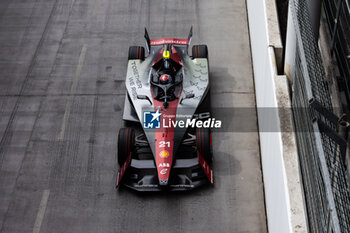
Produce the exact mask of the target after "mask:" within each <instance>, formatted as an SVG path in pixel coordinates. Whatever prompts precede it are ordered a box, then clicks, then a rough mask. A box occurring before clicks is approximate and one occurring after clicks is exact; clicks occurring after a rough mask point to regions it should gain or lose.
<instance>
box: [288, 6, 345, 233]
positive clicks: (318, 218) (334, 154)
mask: <svg viewBox="0 0 350 233" xmlns="http://www.w3.org/2000/svg"><path fill="white" fill-rule="evenodd" d="M306 4H307V1H305V0H291V1H290V7H291V13H292V17H293V23H294V28H295V33H296V56H295V58H296V60H295V69H294V72H293V74H292V80H293V95H292V104H293V115H294V124H295V129H296V139H297V146H298V153H299V159H300V166H301V171H302V178H303V185H304V191H305V201H306V209H307V213H308V223H309V229H310V232H320V233H321V232H333V233H343V232H350V190H349V183H348V181H347V176H346V173H345V172H346V167H345V160H344V159H345V153H346V141H345V140H344V139H343V138H342V137H341V136H339V130H338V129H339V127H340V122H341V120H340V119H339V118H338V117H337V116H336V115H335V114H334V113H333V107H332V103H331V97H330V93H329V89H328V85H327V81H326V79H325V72H324V68H323V63H322V59H321V55H320V51H319V48H318V44H317V42H316V41H315V39H314V37H313V34H312V33H313V31H312V28H311V24H310V19H309V12H308V7H307V6H306Z"/></svg>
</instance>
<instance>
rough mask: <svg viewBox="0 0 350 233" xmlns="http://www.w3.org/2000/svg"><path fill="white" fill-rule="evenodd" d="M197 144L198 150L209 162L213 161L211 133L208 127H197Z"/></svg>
mask: <svg viewBox="0 0 350 233" xmlns="http://www.w3.org/2000/svg"><path fill="white" fill-rule="evenodd" d="M196 145H197V150H198V151H199V153H201V155H202V156H203V158H204V159H205V161H206V162H207V163H211V162H212V160H213V153H212V143H211V133H210V130H209V129H207V128H197V129H196Z"/></svg>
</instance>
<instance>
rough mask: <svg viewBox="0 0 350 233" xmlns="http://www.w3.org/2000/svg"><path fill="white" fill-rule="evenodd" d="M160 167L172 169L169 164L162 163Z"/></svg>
mask: <svg viewBox="0 0 350 233" xmlns="http://www.w3.org/2000/svg"><path fill="white" fill-rule="evenodd" d="M158 167H170V164H169V163H160V164H159V165H158Z"/></svg>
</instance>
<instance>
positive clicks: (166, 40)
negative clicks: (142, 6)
mask: <svg viewBox="0 0 350 233" xmlns="http://www.w3.org/2000/svg"><path fill="white" fill-rule="evenodd" d="M191 40H192V27H191V29H190V33H189V34H188V38H187V39H177V38H162V39H156V40H151V39H150V38H149V35H148V32H147V29H146V28H145V42H146V47H147V50H148V53H149V52H150V50H151V46H158V45H164V44H175V45H185V46H186V48H187V49H188V46H189V45H190V44H191Z"/></svg>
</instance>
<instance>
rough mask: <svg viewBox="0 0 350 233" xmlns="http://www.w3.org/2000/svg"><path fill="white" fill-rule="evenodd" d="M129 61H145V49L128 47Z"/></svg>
mask: <svg viewBox="0 0 350 233" xmlns="http://www.w3.org/2000/svg"><path fill="white" fill-rule="evenodd" d="M128 59H129V60H142V61H143V60H145V48H144V47H142V46H130V48H129V57H128Z"/></svg>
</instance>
